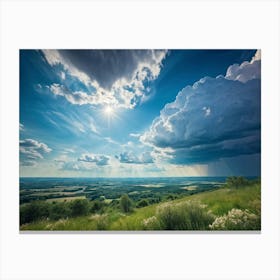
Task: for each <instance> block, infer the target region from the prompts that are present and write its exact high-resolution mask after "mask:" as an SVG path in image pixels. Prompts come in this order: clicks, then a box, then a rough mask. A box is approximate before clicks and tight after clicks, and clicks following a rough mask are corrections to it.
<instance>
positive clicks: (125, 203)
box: [120, 194, 133, 213]
mask: <svg viewBox="0 0 280 280" xmlns="http://www.w3.org/2000/svg"><path fill="white" fill-rule="evenodd" d="M120 207H121V210H122V211H123V212H124V213H128V212H131V211H132V209H133V207H132V200H131V199H130V198H129V196H128V195H127V194H124V195H122V196H121V199H120Z"/></svg>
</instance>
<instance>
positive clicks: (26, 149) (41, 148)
mask: <svg viewBox="0 0 280 280" xmlns="http://www.w3.org/2000/svg"><path fill="white" fill-rule="evenodd" d="M19 145H20V146H19V150H20V162H21V165H23V166H33V165H36V163H37V160H38V159H43V158H44V156H43V155H44V154H46V153H49V152H51V151H52V149H51V148H49V147H48V146H47V145H46V144H45V143H42V142H38V141H37V140H34V139H25V140H20V141H19Z"/></svg>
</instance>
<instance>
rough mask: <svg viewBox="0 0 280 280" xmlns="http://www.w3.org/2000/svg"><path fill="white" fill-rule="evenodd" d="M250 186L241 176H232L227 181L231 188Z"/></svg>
mask: <svg viewBox="0 0 280 280" xmlns="http://www.w3.org/2000/svg"><path fill="white" fill-rule="evenodd" d="M247 184H248V180H247V179H245V178H244V177H241V176H238V177H237V176H231V177H228V178H227V179H226V185H227V186H228V187H229V188H240V187H242V186H244V185H247Z"/></svg>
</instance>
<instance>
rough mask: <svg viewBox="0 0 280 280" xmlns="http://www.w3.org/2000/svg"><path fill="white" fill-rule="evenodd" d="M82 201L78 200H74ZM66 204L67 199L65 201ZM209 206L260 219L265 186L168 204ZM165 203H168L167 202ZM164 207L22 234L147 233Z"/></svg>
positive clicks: (38, 225)
mask: <svg viewBox="0 0 280 280" xmlns="http://www.w3.org/2000/svg"><path fill="white" fill-rule="evenodd" d="M74 198H78V197H74ZM62 200H63V199H62ZM195 201H198V202H199V203H201V204H204V205H206V206H205V207H206V208H205V209H206V210H207V211H208V210H210V211H211V212H212V213H213V214H214V215H215V216H223V215H226V214H227V213H228V212H229V211H230V210H231V209H233V208H235V209H241V210H245V209H247V210H249V211H250V212H251V213H254V214H256V215H259V216H260V212H261V186H260V184H255V185H248V186H244V187H240V188H238V189H229V188H220V189H218V190H214V191H207V192H203V193H198V194H194V195H191V196H186V197H184V198H180V199H176V200H173V201H170V202H168V203H169V205H171V206H172V205H174V206H175V205H176V204H178V203H179V204H180V203H182V202H195ZM163 203H165V202H163ZM163 203H159V204H154V205H150V206H146V207H143V208H139V209H134V210H133V212H132V213H127V214H122V213H120V212H118V211H117V210H114V211H111V212H110V213H105V214H102V215H96V214H95V215H89V216H82V217H77V218H69V219H61V220H58V221H50V220H43V221H38V222H35V223H30V224H25V225H22V226H21V228H20V229H21V230H115V231H117V230H145V229H146V228H145V226H144V225H143V221H144V220H146V219H148V218H151V217H153V216H155V215H157V209H158V207H159V206H160V205H163Z"/></svg>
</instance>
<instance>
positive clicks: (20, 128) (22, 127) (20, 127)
mask: <svg viewBox="0 0 280 280" xmlns="http://www.w3.org/2000/svg"><path fill="white" fill-rule="evenodd" d="M19 130H20V131H23V130H24V125H23V124H22V123H20V124H19Z"/></svg>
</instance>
